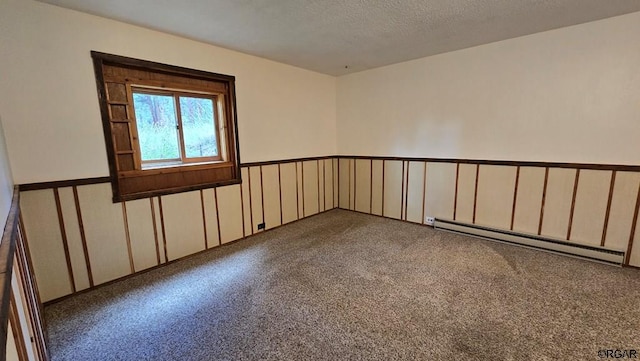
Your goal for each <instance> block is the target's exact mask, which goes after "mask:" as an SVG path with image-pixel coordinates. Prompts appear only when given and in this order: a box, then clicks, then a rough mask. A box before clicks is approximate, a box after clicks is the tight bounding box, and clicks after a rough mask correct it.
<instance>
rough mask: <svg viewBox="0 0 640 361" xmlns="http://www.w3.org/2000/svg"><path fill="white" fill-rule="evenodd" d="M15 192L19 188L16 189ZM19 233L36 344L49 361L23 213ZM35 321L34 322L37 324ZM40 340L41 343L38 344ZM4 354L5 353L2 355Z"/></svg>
mask: <svg viewBox="0 0 640 361" xmlns="http://www.w3.org/2000/svg"><path fill="white" fill-rule="evenodd" d="M14 189H15V190H17V189H18V187H15V188H14ZM18 219H19V221H18V232H19V234H20V237H21V240H22V242H21V243H19V242H16V250H19V251H20V253H21V255H22V256H21V257H22V259H23V260H24V263H25V264H24V272H25V273H26V275H27V276H28V280H29V285H30V286H31V292H30V296H31V299H32V305H33V308H32V311H33V317H34V318H35V320H36V321H39V322H38V323H37V329H38V331H37V335H36V342H37V343H38V351H39V353H40V355H41V359H42V360H49V351H48V349H47V339H46V337H45V331H44V330H45V329H46V320H45V319H44V317H43V315H44V307H43V306H42V301H41V299H40V291H39V289H38V282H37V281H36V278H35V272H34V270H33V261H32V260H31V251H30V250H29V240H28V239H27V233H26V232H25V229H24V221H23V220H22V213H19V214H18ZM36 321H34V322H36ZM38 340H39V342H38ZM0 354H3V353H0Z"/></svg>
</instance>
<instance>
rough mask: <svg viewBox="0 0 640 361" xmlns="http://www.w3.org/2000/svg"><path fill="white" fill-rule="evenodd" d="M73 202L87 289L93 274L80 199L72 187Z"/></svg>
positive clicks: (90, 284) (74, 187) (76, 189)
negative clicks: (87, 279)
mask: <svg viewBox="0 0 640 361" xmlns="http://www.w3.org/2000/svg"><path fill="white" fill-rule="evenodd" d="M73 200H74V202H75V204H76V215H77V216H78V228H80V239H81V240H82V252H83V253H84V261H85V264H86V266H87V276H88V277H89V287H93V273H92V271H91V260H90V257H89V246H88V245H87V236H86V235H85V232H84V222H83V220H82V210H81V209H80V197H79V196H78V188H77V186H73Z"/></svg>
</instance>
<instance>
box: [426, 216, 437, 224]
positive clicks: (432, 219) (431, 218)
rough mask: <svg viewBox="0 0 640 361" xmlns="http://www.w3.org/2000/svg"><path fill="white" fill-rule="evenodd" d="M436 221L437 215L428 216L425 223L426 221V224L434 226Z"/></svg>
mask: <svg viewBox="0 0 640 361" xmlns="http://www.w3.org/2000/svg"><path fill="white" fill-rule="evenodd" d="M435 221H436V219H435V217H427V218H425V220H424V223H426V224H428V225H430V226H433V222H435Z"/></svg>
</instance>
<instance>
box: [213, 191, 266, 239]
mask: <svg viewBox="0 0 640 361" xmlns="http://www.w3.org/2000/svg"><path fill="white" fill-rule="evenodd" d="M252 190H253V189H252ZM215 193H216V195H217V196H218V212H219V213H218V219H219V226H220V242H221V243H222V244H225V243H229V242H231V241H235V240H237V239H240V238H242V236H243V231H242V229H243V225H242V222H243V218H242V199H240V185H238V184H236V185H232V186H227V187H218V188H216V189H215ZM265 193H266V192H265ZM265 208H266V207H265Z"/></svg>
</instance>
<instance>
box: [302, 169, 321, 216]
mask: <svg viewBox="0 0 640 361" xmlns="http://www.w3.org/2000/svg"><path fill="white" fill-rule="evenodd" d="M302 170H303V173H302V178H303V182H302V188H303V191H304V193H303V194H304V199H303V204H304V212H303V214H304V217H308V216H311V215H314V214H317V213H318V212H319V211H320V195H319V191H320V186H319V179H320V178H319V174H318V162H316V161H315V160H313V161H306V162H302Z"/></svg>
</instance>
